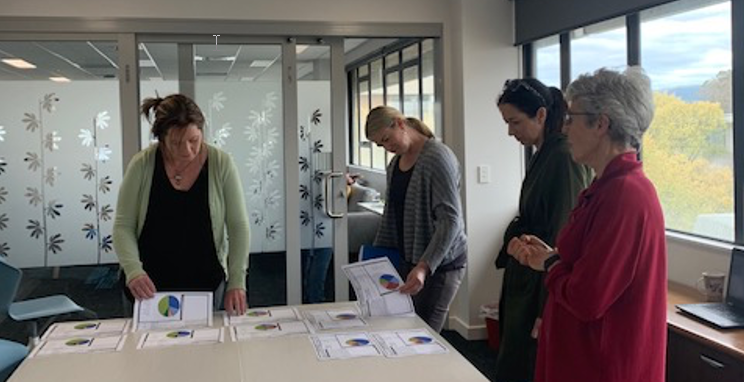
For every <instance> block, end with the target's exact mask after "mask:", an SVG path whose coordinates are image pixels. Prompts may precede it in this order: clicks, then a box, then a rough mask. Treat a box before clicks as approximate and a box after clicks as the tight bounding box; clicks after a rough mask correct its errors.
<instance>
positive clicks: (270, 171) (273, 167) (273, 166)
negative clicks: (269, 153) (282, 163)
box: [265, 160, 279, 180]
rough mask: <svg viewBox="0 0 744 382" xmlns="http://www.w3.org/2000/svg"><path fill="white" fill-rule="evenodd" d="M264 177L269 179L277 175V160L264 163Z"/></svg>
mask: <svg viewBox="0 0 744 382" xmlns="http://www.w3.org/2000/svg"><path fill="white" fill-rule="evenodd" d="M265 175H266V179H268V180H271V179H274V178H276V177H278V176H279V162H278V161H277V160H272V161H269V163H266V171H265Z"/></svg>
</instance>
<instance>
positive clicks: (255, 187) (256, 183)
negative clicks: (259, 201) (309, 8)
mask: <svg viewBox="0 0 744 382" xmlns="http://www.w3.org/2000/svg"><path fill="white" fill-rule="evenodd" d="M263 184H264V183H263V182H262V181H261V179H255V180H253V181H251V184H250V185H249V186H248V194H249V195H251V196H252V197H257V196H259V195H261V193H262V192H263Z"/></svg>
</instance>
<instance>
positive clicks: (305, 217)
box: [300, 210, 310, 226]
mask: <svg viewBox="0 0 744 382" xmlns="http://www.w3.org/2000/svg"><path fill="white" fill-rule="evenodd" d="M300 223H301V224H302V225H304V226H307V225H308V224H310V214H309V213H308V212H307V211H305V210H302V211H300Z"/></svg>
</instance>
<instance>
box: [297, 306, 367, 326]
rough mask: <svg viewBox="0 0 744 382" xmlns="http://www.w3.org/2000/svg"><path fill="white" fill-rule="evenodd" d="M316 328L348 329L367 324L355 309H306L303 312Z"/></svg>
mask: <svg viewBox="0 0 744 382" xmlns="http://www.w3.org/2000/svg"><path fill="white" fill-rule="evenodd" d="M303 313H304V314H305V317H306V318H307V320H308V321H310V322H311V323H312V324H313V327H315V329H317V330H330V329H349V328H356V327H360V326H367V322H366V321H364V319H362V317H361V316H360V314H359V312H358V311H357V310H356V309H342V310H308V311H305V312H303Z"/></svg>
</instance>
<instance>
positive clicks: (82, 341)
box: [65, 338, 90, 346]
mask: <svg viewBox="0 0 744 382" xmlns="http://www.w3.org/2000/svg"><path fill="white" fill-rule="evenodd" d="M89 343H90V340H89V339H87V338H73V339H71V340H69V341H67V342H65V345H67V346H85V345H87V344H89Z"/></svg>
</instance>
